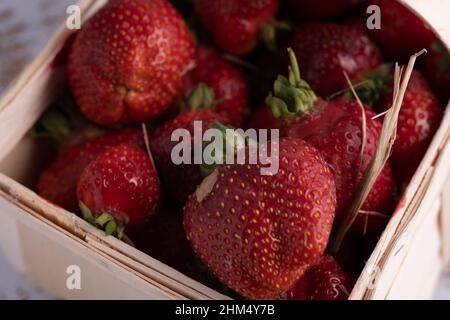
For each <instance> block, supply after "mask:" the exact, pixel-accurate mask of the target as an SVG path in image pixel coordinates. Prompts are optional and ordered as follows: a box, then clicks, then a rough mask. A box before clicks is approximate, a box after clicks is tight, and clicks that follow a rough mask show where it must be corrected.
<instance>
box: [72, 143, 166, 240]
mask: <svg viewBox="0 0 450 320" xmlns="http://www.w3.org/2000/svg"><path fill="white" fill-rule="evenodd" d="M77 197H78V200H79V201H80V203H81V207H82V211H83V214H84V215H85V216H86V214H87V212H86V211H90V214H91V215H92V216H93V217H92V218H91V219H92V220H91V221H90V222H94V223H96V224H98V225H100V226H102V227H104V228H105V231H106V232H107V233H109V234H114V235H117V236H118V237H119V238H121V236H122V234H121V233H122V232H123V231H124V229H126V230H127V232H128V230H139V229H142V228H143V227H144V226H145V224H146V223H147V222H148V221H149V219H150V218H151V217H152V216H153V215H154V214H155V213H156V211H157V209H158V207H159V201H160V191H159V182H158V177H157V173H156V170H155V168H154V167H153V163H152V161H151V160H150V158H149V156H148V154H147V153H146V152H145V150H143V149H142V148H139V147H135V146H130V145H126V144H119V145H116V146H114V147H111V148H109V149H107V150H106V151H104V152H103V153H101V154H100V155H99V156H98V157H97V158H96V159H95V160H94V161H92V162H91V163H90V164H89V165H88V166H87V167H86V168H85V169H84V171H83V173H82V174H81V176H80V179H79V180H78V184H77ZM87 220H88V221H89V219H87Z"/></svg>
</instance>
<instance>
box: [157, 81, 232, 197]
mask: <svg viewBox="0 0 450 320" xmlns="http://www.w3.org/2000/svg"><path fill="white" fill-rule="evenodd" d="M213 97H214V94H213V92H212V91H211V89H208V88H206V87H204V86H203V85H200V86H199V87H198V88H197V89H196V90H194V92H193V93H192V95H191V97H190V99H189V101H188V104H189V105H190V106H191V109H194V110H192V111H187V112H185V113H182V114H181V115H179V116H177V117H176V118H174V119H172V120H169V121H168V122H166V123H164V124H163V125H162V126H160V127H159V128H158V129H157V130H156V131H155V133H154V134H153V135H152V137H151V141H150V148H151V150H152V154H153V157H154V160H155V164H156V167H157V168H158V172H159V173H160V178H161V183H162V187H163V189H164V190H165V194H167V195H169V197H170V198H171V199H173V200H175V201H176V202H177V203H178V204H181V205H183V204H184V203H185V201H186V199H187V197H188V196H189V195H190V194H191V193H193V192H194V191H195V188H196V187H197V186H198V185H199V184H200V183H201V182H202V180H203V176H202V172H201V171H200V166H199V165H196V164H180V165H175V164H174V163H173V161H172V157H171V154H172V150H173V148H174V146H175V145H177V144H178V143H179V142H178V141H172V139H171V137H172V133H173V132H174V130H176V129H186V130H188V131H189V133H190V134H191V139H192V140H191V146H192V152H193V151H194V148H195V146H196V145H199V144H201V143H202V141H197V140H195V138H194V122H195V121H201V125H202V132H204V131H206V130H207V129H210V128H212V126H213V124H214V123H215V122H221V123H224V124H229V120H228V119H227V118H225V117H223V116H221V115H219V114H217V113H216V112H214V111H212V110H211V109H208V108H206V109H199V107H200V108H201V107H210V106H211V104H212V101H213V100H214V98H213ZM191 159H193V158H192V157H191Z"/></svg>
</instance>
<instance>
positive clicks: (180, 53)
mask: <svg viewBox="0 0 450 320" xmlns="http://www.w3.org/2000/svg"><path fill="white" fill-rule="evenodd" d="M193 58H194V45H193V41H192V38H191V36H190V33H189V30H188V28H187V26H186V24H185V23H184V21H183V19H182V18H181V17H180V15H179V14H178V13H177V11H176V10H175V9H174V8H173V7H172V5H171V4H170V3H169V2H167V1H166V0H152V1H149V0H114V1H109V3H108V4H107V5H106V6H105V7H103V8H102V9H101V10H100V11H99V12H98V13H97V14H96V15H95V16H94V17H93V18H91V19H90V20H89V21H88V22H87V23H86V24H85V25H84V27H83V28H82V30H81V31H80V33H79V34H78V36H77V38H76V40H75V43H74V44H73V47H72V50H71V52H70V56H69V64H68V71H69V79H70V83H71V87H72V91H73V94H74V97H75V99H76V101H77V103H78V104H79V106H80V108H81V111H82V112H83V113H84V114H85V115H86V116H87V117H88V118H89V119H90V120H92V121H94V122H96V123H98V124H101V125H113V124H128V123H136V122H144V121H147V120H151V119H154V118H155V117H157V116H159V115H161V114H162V113H163V112H164V111H165V110H166V109H167V108H168V107H169V106H170V105H171V103H172V102H173V101H174V99H175V98H176V97H177V96H178V95H179V94H180V93H181V90H182V84H183V81H182V78H183V76H184V74H185V73H186V72H187V71H188V69H189V66H190V65H191V64H192V62H193Z"/></svg>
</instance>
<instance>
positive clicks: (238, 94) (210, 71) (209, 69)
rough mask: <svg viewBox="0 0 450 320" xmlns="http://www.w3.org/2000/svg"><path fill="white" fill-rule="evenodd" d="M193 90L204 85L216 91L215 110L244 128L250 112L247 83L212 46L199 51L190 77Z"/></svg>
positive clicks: (188, 81)
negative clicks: (247, 114) (248, 110)
mask: <svg viewBox="0 0 450 320" xmlns="http://www.w3.org/2000/svg"><path fill="white" fill-rule="evenodd" d="M186 82H187V87H188V88H189V90H192V88H194V87H195V86H197V85H199V84H200V83H203V84H206V85H207V86H208V87H210V88H211V89H212V90H213V91H214V96H215V100H216V102H215V106H214V110H215V111H216V112H217V113H218V114H221V115H223V116H225V117H227V118H228V119H230V121H231V124H232V125H234V126H237V127H240V126H241V125H242V122H243V120H244V116H245V113H246V110H247V83H246V80H245V78H244V76H243V75H242V74H241V72H240V71H239V70H238V69H237V68H235V67H234V66H233V65H232V64H230V63H229V62H228V61H226V60H225V59H224V58H222V57H221V56H220V55H219V54H218V53H217V52H216V51H214V50H213V49H211V48H208V47H200V48H199V49H198V51H197V57H196V67H195V69H194V70H192V72H190V73H189V74H188V75H187V77H186Z"/></svg>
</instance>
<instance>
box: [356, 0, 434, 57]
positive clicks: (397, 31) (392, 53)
mask: <svg viewBox="0 0 450 320" xmlns="http://www.w3.org/2000/svg"><path fill="white" fill-rule="evenodd" d="M369 5H376V6H378V7H379V8H380V13H381V17H380V19H381V29H371V30H369V29H368V28H367V25H366V23H367V19H368V17H369V16H368V15H367V14H366V8H367V7H368V6H369ZM350 20H351V21H350V23H352V24H355V23H356V24H359V25H360V28H364V29H365V30H368V32H369V35H370V36H371V37H372V38H373V39H374V40H375V42H376V43H377V44H378V45H379V46H380V48H381V51H382V52H383V56H384V57H385V58H386V59H387V60H389V61H399V62H407V61H408V59H409V57H410V56H411V55H413V54H414V53H417V52H419V51H420V50H422V49H423V48H429V46H430V44H431V43H433V42H434V41H436V36H435V34H434V33H433V31H432V29H431V28H430V27H429V26H428V25H427V24H426V23H425V22H424V20H423V19H421V18H419V17H418V16H417V15H416V14H415V13H414V12H412V11H411V10H410V9H409V8H407V7H406V6H405V5H403V4H402V3H401V2H400V1H392V0H369V1H367V3H366V4H365V5H364V10H361V13H360V14H359V15H358V16H357V17H352V18H351V19H350Z"/></svg>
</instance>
